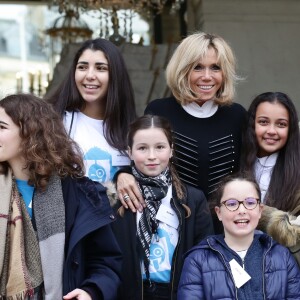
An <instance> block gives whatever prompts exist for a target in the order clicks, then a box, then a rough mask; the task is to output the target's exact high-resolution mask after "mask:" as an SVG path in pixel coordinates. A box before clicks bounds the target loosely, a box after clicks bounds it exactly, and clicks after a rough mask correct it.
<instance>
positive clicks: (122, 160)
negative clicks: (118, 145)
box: [112, 151, 130, 166]
mask: <svg viewBox="0 0 300 300" xmlns="http://www.w3.org/2000/svg"><path fill="white" fill-rule="evenodd" d="M112 165H113V166H128V165H130V159H129V157H128V156H126V155H123V154H122V153H120V152H118V151H113V152H112Z"/></svg>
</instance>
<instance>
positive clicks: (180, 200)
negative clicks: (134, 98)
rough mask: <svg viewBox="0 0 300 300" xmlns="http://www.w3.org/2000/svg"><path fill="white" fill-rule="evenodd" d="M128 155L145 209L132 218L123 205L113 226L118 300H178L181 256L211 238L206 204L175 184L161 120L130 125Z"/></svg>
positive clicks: (196, 193) (170, 143) (199, 193)
mask: <svg viewBox="0 0 300 300" xmlns="http://www.w3.org/2000/svg"><path fill="white" fill-rule="evenodd" d="M128 153H129V156H130V158H131V160H132V170H131V171H132V174H133V175H134V177H135V179H136V181H137V183H138V187H139V189H140V192H141V193H142V195H143V197H144V199H145V202H146V207H145V209H144V210H143V211H142V212H136V213H134V212H132V211H131V210H126V209H124V207H123V206H121V207H120V208H119V210H118V212H119V216H118V220H117V222H115V223H114V224H113V230H114V232H115V234H116V237H117V239H118V241H119V244H120V247H121V249H122V251H123V253H124V265H123V272H122V276H123V277H122V283H123V284H122V286H121V288H120V290H119V299H123V300H124V299H136V300H140V299H176V293H177V285H178V280H179V276H180V272H181V268H182V255H183V253H184V252H186V251H187V250H188V249H190V248H191V247H192V246H193V245H195V244H196V243H198V242H199V241H200V240H202V239H203V238H204V237H206V236H207V235H209V234H212V233H213V225H212V219H211V215H210V212H209V208H208V205H207V201H206V198H205V196H204V194H203V192H202V191H200V190H197V189H195V188H193V187H190V186H187V185H184V184H183V183H182V182H181V181H180V180H179V178H178V175H177V173H176V171H175V168H174V166H173V164H172V161H173V141H172V132H171V128H170V125H169V123H168V121H166V120H165V119H163V118H161V117H158V116H152V115H145V116H143V117H140V118H138V119H137V120H136V121H135V122H133V123H132V124H131V126H130V128H129V133H128ZM124 198H125V199H128V198H129V196H128V195H125V197H124ZM119 205H121V204H120V202H119Z"/></svg>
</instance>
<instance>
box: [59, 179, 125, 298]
mask: <svg viewBox="0 0 300 300" xmlns="http://www.w3.org/2000/svg"><path fill="white" fill-rule="evenodd" d="M62 191H63V198H64V202H65V211H66V227H65V228H66V242H65V245H66V246H65V263H64V274H63V293H64V295H65V294H67V293H68V292H70V291H72V290H73V289H75V288H81V289H83V290H85V291H87V292H88V293H89V294H90V295H91V296H92V299H93V300H100V299H105V300H109V299H110V300H113V299H115V298H116V295H117V289H118V286H119V285H120V272H121V263H122V259H121V252H120V248H119V246H118V244H117V242H116V239H115V237H114V234H113V232H112V230H111V227H110V223H111V222H112V221H114V220H115V216H114V214H113V212H112V209H111V208H110V205H109V201H108V198H107V196H106V189H105V188H104V187H103V186H102V185H101V184H99V183H95V182H93V181H91V180H89V179H88V178H80V179H72V178H65V179H63V180H62Z"/></svg>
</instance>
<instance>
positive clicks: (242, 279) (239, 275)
mask: <svg viewBox="0 0 300 300" xmlns="http://www.w3.org/2000/svg"><path fill="white" fill-rule="evenodd" d="M229 264H230V268H231V272H232V276H233V279H234V283H235V286H236V287H237V288H238V289H239V288H240V287H241V286H243V285H244V284H245V283H246V282H247V281H249V280H250V279H251V276H250V275H249V274H248V273H247V272H246V271H245V270H244V269H243V268H242V267H241V266H240V265H239V264H238V262H237V261H236V260H235V259H232V260H231V261H230V262H229Z"/></svg>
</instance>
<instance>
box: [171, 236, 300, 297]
mask: <svg viewBox="0 0 300 300" xmlns="http://www.w3.org/2000/svg"><path fill="white" fill-rule="evenodd" d="M258 240H259V242H260V243H261V245H262V248H263V265H262V269H263V276H262V281H263V282H262V288H263V291H262V294H263V299H268V300H271V299H274V300H275V299H276V300H281V299H300V269H299V267H298V265H297V263H296V262H295V260H294V258H293V257H292V255H291V254H290V252H289V250H288V249H287V248H285V247H283V246H281V245H279V244H278V243H277V242H275V241H274V240H273V239H272V238H271V237H270V236H268V235H266V234H260V235H259V237H258ZM249 251H250V249H249ZM247 255H248V253H247ZM247 255H246V257H245V261H246V260H247ZM231 259H232V257H230V256H228V255H227V251H226V250H225V248H224V246H223V245H222V244H221V243H220V242H219V241H218V237H217V236H210V237H208V238H207V239H205V240H204V241H202V242H201V243H200V244H199V245H197V246H195V247H193V248H192V249H191V250H190V251H189V252H187V254H186V258H185V262H184V266H183V270H182V274H181V278H180V282H179V287H178V298H177V299H179V300H185V299H188V300H195V299H210V300H214V299H218V300H221V299H223V300H229V299H238V291H237V288H236V287H235V285H234V281H233V276H232V273H231V270H230V265H229V261H230V260H231ZM245 270H246V271H247V267H246V268H245ZM246 284H247V283H246Z"/></svg>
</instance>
